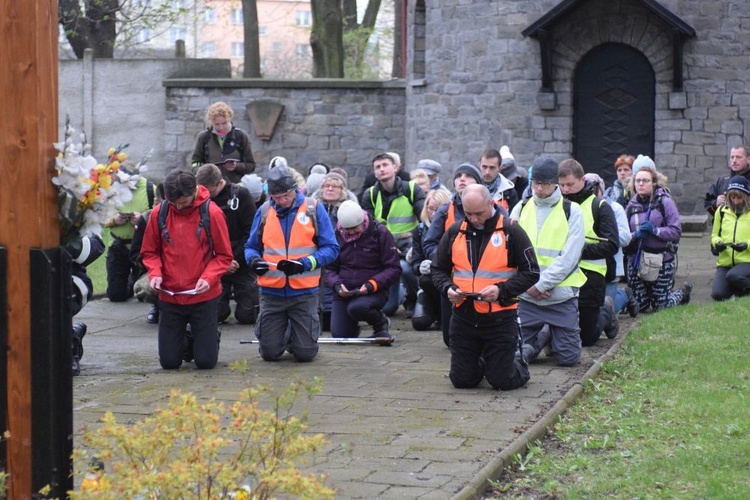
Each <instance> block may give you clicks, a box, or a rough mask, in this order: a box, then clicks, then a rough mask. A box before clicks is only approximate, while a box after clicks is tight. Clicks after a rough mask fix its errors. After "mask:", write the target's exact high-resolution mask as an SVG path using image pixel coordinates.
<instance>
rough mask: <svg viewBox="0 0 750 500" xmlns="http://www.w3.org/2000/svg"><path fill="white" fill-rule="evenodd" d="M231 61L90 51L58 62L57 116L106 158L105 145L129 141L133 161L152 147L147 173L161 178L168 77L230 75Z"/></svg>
mask: <svg viewBox="0 0 750 500" xmlns="http://www.w3.org/2000/svg"><path fill="white" fill-rule="evenodd" d="M230 74H231V68H230V65H229V60H220V59H94V58H93V57H92V56H91V52H90V51H87V53H86V54H85V57H84V58H83V59H81V60H61V61H60V63H59V85H58V98H59V121H60V127H59V130H60V134H61V137H62V134H63V125H64V123H65V116H66V115H68V116H70V121H71V125H73V127H75V129H76V130H77V131H78V132H80V131H81V130H85V131H86V135H87V138H88V141H89V143H91V144H92V145H93V154H94V157H95V158H97V159H98V160H99V161H104V160H105V159H106V155H107V150H108V149H109V148H110V147H113V146H117V145H119V144H126V143H129V144H130V146H129V147H128V149H127V150H126V151H127V152H128V154H129V155H130V158H131V159H132V160H133V161H138V160H139V159H141V158H142V157H143V156H144V155H145V154H146V153H147V152H148V151H149V150H150V149H153V156H152V159H151V161H150V162H149V168H150V172H149V173H148V176H149V177H154V178H161V177H163V175H164V172H165V170H166V168H167V167H168V166H169V163H168V162H167V161H165V159H164V154H165V153H164V129H165V114H166V92H165V89H164V86H163V85H162V81H163V80H164V79H165V78H177V77H185V76H193V77H207V76H209V75H214V76H218V77H222V76H227V77H228V76H229V75H230Z"/></svg>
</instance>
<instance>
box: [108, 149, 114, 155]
mask: <svg viewBox="0 0 750 500" xmlns="http://www.w3.org/2000/svg"><path fill="white" fill-rule="evenodd" d="M113 154H115V148H109V151H107V156H112V155H113Z"/></svg>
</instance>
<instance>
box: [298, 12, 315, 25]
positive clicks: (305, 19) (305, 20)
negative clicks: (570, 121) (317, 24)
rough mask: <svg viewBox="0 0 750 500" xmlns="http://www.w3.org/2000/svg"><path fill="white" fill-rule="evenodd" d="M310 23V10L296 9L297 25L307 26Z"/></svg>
mask: <svg viewBox="0 0 750 500" xmlns="http://www.w3.org/2000/svg"><path fill="white" fill-rule="evenodd" d="M311 24H312V12H310V11H307V10H298V11H297V26H302V27H307V26H310V25H311Z"/></svg>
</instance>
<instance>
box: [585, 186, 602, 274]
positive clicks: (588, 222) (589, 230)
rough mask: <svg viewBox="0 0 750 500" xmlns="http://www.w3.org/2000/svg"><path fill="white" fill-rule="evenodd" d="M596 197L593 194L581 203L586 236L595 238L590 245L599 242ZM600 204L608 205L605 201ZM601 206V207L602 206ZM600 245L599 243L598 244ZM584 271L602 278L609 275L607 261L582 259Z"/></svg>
mask: <svg viewBox="0 0 750 500" xmlns="http://www.w3.org/2000/svg"><path fill="white" fill-rule="evenodd" d="M595 198H596V196H594V195H593V194H592V195H591V196H589V197H588V198H586V199H585V200H583V203H581V204H580V205H581V212H583V229H584V230H585V231H586V236H593V238H591V239H590V241H589V243H591V242H595V241H597V240H596V238H598V237H599V235H598V234H596V233H595V232H594V199H595ZM599 202H600V203H607V202H606V201H604V199H601V200H599ZM600 206H601V205H600ZM596 244H598V242H597V243H596ZM579 265H580V266H581V267H582V268H583V269H588V270H589V271H594V272H595V273H599V274H601V275H602V276H606V274H607V260H606V259H581V262H580V264H579Z"/></svg>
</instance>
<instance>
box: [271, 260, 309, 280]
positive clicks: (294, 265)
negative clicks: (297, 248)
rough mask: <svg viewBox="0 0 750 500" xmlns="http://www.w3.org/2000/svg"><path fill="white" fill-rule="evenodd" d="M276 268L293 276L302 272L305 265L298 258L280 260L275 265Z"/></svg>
mask: <svg viewBox="0 0 750 500" xmlns="http://www.w3.org/2000/svg"><path fill="white" fill-rule="evenodd" d="M276 269H278V270H279V271H281V272H283V273H284V274H286V275H287V276H293V275H295V274H300V273H302V272H304V270H305V266H304V264H302V262H300V261H298V260H286V259H284V260H282V261H279V263H278V264H277V265H276Z"/></svg>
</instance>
